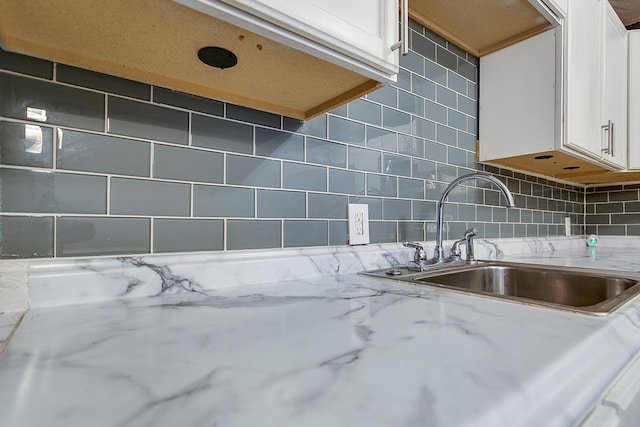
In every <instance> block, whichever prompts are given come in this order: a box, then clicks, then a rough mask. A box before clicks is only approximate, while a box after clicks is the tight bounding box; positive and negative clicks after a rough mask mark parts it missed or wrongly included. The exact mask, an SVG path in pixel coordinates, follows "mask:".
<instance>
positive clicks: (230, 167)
mask: <svg viewBox="0 0 640 427" xmlns="http://www.w3.org/2000/svg"><path fill="white" fill-rule="evenodd" d="M227 184H231V185H251V186H254V187H272V188H279V187H280V162H279V161H277V160H268V159H255V158H252V157H243V156H236V155H227Z"/></svg>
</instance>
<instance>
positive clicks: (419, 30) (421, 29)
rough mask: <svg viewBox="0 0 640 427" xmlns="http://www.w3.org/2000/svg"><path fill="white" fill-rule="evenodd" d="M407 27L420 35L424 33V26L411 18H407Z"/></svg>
mask: <svg viewBox="0 0 640 427" xmlns="http://www.w3.org/2000/svg"><path fill="white" fill-rule="evenodd" d="M409 28H411V29H412V30H413V31H415V32H417V33H418V34H420V35H424V27H423V26H422V25H420V24H418V23H417V22H416V21H414V20H413V19H411V18H409Z"/></svg>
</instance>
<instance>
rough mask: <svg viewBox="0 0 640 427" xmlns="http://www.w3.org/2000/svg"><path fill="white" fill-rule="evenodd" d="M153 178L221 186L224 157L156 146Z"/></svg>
mask: <svg viewBox="0 0 640 427" xmlns="http://www.w3.org/2000/svg"><path fill="white" fill-rule="evenodd" d="M153 177H154V178H162V179H175V180H179V181H193V182H209V183H214V184H222V182H223V181H224V155H223V154H222V153H212V152H209V151H201V150H193V149H188V148H182V147H173V146H169V145H160V144H156V145H155V146H154V149H153Z"/></svg>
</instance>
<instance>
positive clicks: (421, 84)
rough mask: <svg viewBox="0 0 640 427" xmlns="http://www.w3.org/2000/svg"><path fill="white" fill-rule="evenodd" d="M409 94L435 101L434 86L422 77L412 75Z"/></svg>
mask: <svg viewBox="0 0 640 427" xmlns="http://www.w3.org/2000/svg"><path fill="white" fill-rule="evenodd" d="M411 92H413V93H415V94H416V95H420V96H422V97H423V98H427V99H429V100H431V101H434V100H435V99H436V84H435V83H434V82H432V81H430V80H427V79H425V78H424V77H420V76H416V75H414V76H413V77H412V79H411Z"/></svg>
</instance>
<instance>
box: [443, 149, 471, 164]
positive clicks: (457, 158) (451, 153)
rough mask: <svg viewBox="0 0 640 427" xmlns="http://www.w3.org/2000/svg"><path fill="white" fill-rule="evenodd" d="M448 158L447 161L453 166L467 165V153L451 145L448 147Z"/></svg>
mask: <svg viewBox="0 0 640 427" xmlns="http://www.w3.org/2000/svg"><path fill="white" fill-rule="evenodd" d="M447 160H448V161H447V163H448V164H449V165H452V166H466V165H467V153H466V151H463V150H460V149H457V148H454V147H451V146H450V147H447Z"/></svg>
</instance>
